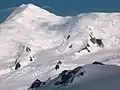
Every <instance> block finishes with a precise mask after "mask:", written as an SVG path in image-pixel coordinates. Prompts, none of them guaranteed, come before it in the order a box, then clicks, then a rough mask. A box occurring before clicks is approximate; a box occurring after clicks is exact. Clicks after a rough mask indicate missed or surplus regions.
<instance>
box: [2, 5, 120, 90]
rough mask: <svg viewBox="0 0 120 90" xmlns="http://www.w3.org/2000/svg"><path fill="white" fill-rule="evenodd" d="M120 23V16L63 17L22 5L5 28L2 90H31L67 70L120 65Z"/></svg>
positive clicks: (115, 14) (118, 14) (112, 14)
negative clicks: (89, 65)
mask: <svg viewBox="0 0 120 90" xmlns="http://www.w3.org/2000/svg"><path fill="white" fill-rule="evenodd" d="M119 20H120V13H84V14H79V15H77V16H74V17H71V16H66V17H62V16H56V15H55V14H54V13H50V12H48V11H46V10H44V9H41V8H40V7H37V6H35V5H33V4H23V5H21V6H20V7H18V8H16V10H15V11H13V13H11V15H10V16H9V17H8V18H7V19H6V20H5V21H4V22H3V23H1V24H0V51H1V53H0V88H3V89H2V90H27V89H28V87H29V86H30V85H31V83H32V82H33V81H35V80H36V79H40V80H42V81H43V82H44V81H46V80H49V78H50V79H51V80H54V78H56V77H57V76H58V75H59V74H60V73H61V72H62V71H64V70H65V69H66V70H70V69H74V68H76V67H78V66H81V65H82V66H83V65H86V64H90V63H92V62H94V61H99V62H102V63H105V64H110V65H111V64H112V65H113V64H114V65H120V48H119V45H120V30H119V29H120V24H119ZM60 61H61V63H62V64H60V65H58V62H60ZM93 67H94V66H93ZM103 67H104V66H103ZM105 67H107V66H105ZM95 68H97V67H95ZM98 68H99V67H98ZM93 71H94V70H93ZM91 72H92V70H91ZM100 73H101V72H100ZM115 73H116V72H115ZM75 76H76V75H75ZM79 79H80V82H82V81H81V78H79ZM79 79H78V80H79ZM51 80H50V81H51ZM93 80H94V79H93ZM86 81H87V80H86ZM21 82H22V83H21ZM85 83H87V82H85ZM96 83H97V82H96ZM87 84H89V81H88V83H87ZM87 84H86V85H87ZM80 85H81V84H80ZM116 85H117V84H116ZM74 86H76V84H73V86H71V88H73V87H74ZM110 86H112V85H111V84H110ZM47 87H49V85H48V86H47ZM47 87H46V88H47ZM76 87H77V86H76ZM96 87H97V86H96ZM98 87H99V86H98ZM42 88H43V87H42ZM49 88H52V87H51V86H50V87H49ZM81 88H83V90H85V89H84V85H83V87H81ZM107 89H108V88H107ZM46 90H47V89H46ZM49 90H50V89H49ZM76 90H77V89H76ZM91 90H94V89H92V88H91ZM116 90H117V89H116Z"/></svg>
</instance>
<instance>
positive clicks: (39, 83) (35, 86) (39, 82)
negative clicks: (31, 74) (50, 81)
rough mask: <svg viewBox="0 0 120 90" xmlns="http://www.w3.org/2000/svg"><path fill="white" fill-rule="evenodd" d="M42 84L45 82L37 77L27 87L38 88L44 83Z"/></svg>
mask: <svg viewBox="0 0 120 90" xmlns="http://www.w3.org/2000/svg"><path fill="white" fill-rule="evenodd" d="M44 84H45V82H42V81H40V80H39V79H36V80H35V81H34V82H33V83H32V85H31V86H30V88H29V89H34V88H38V87H40V86H42V85H44Z"/></svg>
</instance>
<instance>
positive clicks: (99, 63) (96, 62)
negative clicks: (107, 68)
mask: <svg viewBox="0 0 120 90" xmlns="http://www.w3.org/2000/svg"><path fill="white" fill-rule="evenodd" d="M92 64H98V65H105V64H103V63H101V62H98V61H95V62H93V63H92Z"/></svg>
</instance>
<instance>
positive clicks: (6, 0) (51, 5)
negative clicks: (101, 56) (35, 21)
mask: <svg viewBox="0 0 120 90" xmlns="http://www.w3.org/2000/svg"><path fill="white" fill-rule="evenodd" d="M23 3H25V4H27V3H33V4H35V5H38V6H40V7H43V8H44V9H47V10H48V11H50V12H53V13H55V14H56V15H60V16H75V15H77V14H80V13H88V12H108V13H110V12H120V0H0V9H2V8H11V7H18V6H19V5H21V4H23ZM11 12H12V10H9V11H2V12H0V22H2V21H3V20H4V19H5V18H6V17H8V15H9V14H10V13H11Z"/></svg>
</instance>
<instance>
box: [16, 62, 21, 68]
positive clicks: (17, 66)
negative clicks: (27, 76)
mask: <svg viewBox="0 0 120 90" xmlns="http://www.w3.org/2000/svg"><path fill="white" fill-rule="evenodd" d="M20 67H21V65H20V63H19V62H18V63H17V64H16V66H15V70H17V69H18V68H20Z"/></svg>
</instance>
